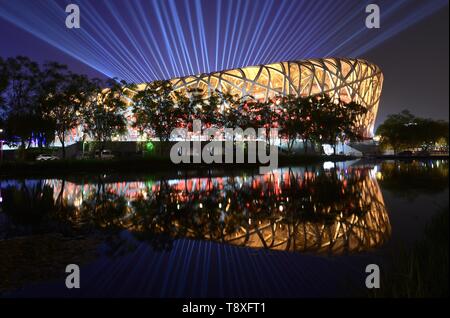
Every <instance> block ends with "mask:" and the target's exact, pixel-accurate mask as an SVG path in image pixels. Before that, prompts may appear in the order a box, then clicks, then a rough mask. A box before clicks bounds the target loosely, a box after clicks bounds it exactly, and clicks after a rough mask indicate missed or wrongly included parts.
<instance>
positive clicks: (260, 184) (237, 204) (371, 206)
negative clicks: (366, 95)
mask: <svg viewBox="0 0 450 318" xmlns="http://www.w3.org/2000/svg"><path fill="white" fill-rule="evenodd" d="M375 174H376V171H375V169H373V168H366V167H353V168H347V169H337V168H336V169H329V170H328V169H327V170H324V169H319V168H310V169H309V170H308V169H305V168H286V169H278V170H276V171H274V172H272V173H269V174H266V175H240V176H227V177H207V178H184V179H161V180H157V181H148V182H145V181H132V182H109V181H108V182H106V181H105V180H103V179H102V178H99V180H98V182H96V183H92V182H89V183H83V182H69V181H67V180H66V181H64V180H58V179H51V180H41V181H37V182H35V183H34V184H33V183H32V182H28V184H26V182H22V183H20V184H16V185H11V184H10V186H9V187H8V186H7V183H2V186H1V188H3V189H2V194H3V204H2V210H3V212H5V213H7V214H8V215H9V216H10V217H11V219H12V220H13V222H16V223H20V224H24V223H26V222H24V220H17V219H13V218H14V217H15V216H14V214H15V212H14V211H17V206H19V205H20V204H22V205H23V209H24V211H25V210H26V209H29V210H30V209H31V210H34V209H35V207H36V206H39V204H40V205H42V206H43V207H42V208H41V209H36V211H38V212H39V213H38V214H39V215H40V217H41V218H47V219H49V220H55V219H58V220H63V221H64V222H66V223H70V224H72V226H75V227H77V228H82V229H93V228H96V229H102V230H108V231H117V230H121V229H128V230H129V231H131V232H132V233H133V234H135V235H136V237H138V238H139V239H142V240H146V241H149V242H150V243H151V244H152V245H153V247H155V248H158V249H168V248H171V246H172V243H173V240H174V239H177V238H183V237H187V238H194V239H202V240H213V241H217V242H224V243H228V244H233V245H238V246H245V247H251V248H266V249H272V250H286V251H307V252H318V253H323V252H327V253H333V254H340V253H343V252H358V251H363V250H367V249H370V248H375V247H378V246H381V245H382V244H383V243H384V242H385V241H386V240H387V239H388V238H389V235H390V224H389V219H388V215H387V212H386V209H385V207H384V202H383V198H382V195H381V191H380V189H379V187H378V184H377V180H376V178H375ZM18 189H19V190H18ZM30 189H32V190H30ZM30 191H31V192H30ZM33 191H34V192H33ZM23 193H27V194H26V195H28V196H31V197H36V198H39V199H28V197H22V198H21V197H20V195H22V196H23V195H24V194H23ZM49 195H51V196H53V199H52V200H50V202H48V201H49V200H48V199H45V200H44V199H43V198H44V197H45V198H48V196H49ZM40 200H42V201H43V202H42V203H39V202H40ZM22 201H23V202H25V203H21V202H22ZM8 202H9V203H8ZM32 202H34V203H32ZM30 204H35V205H34V206H33V207H30V206H29V205H30ZM36 204H37V205H36ZM45 211H49V212H48V213H45ZM47 214H48V215H47ZM40 220H41V221H42V219H40ZM35 221H36V220H28V221H27V222H29V223H30V222H31V223H33V222H35Z"/></svg>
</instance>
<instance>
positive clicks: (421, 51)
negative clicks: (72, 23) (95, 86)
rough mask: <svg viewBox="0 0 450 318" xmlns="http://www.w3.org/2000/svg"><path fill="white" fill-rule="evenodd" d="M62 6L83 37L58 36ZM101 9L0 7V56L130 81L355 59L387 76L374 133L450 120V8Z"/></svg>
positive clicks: (386, 4) (351, 1)
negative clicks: (409, 120) (376, 18)
mask: <svg viewBox="0 0 450 318" xmlns="http://www.w3.org/2000/svg"><path fill="white" fill-rule="evenodd" d="M372 2H376V3H378V4H379V5H380V8H381V28H380V29H378V30H375V29H372V30H368V29H366V28H365V26H364V23H363V21H364V19H365V15H366V14H365V12H364V8H365V5H366V3H372ZM68 3H77V4H80V8H81V10H82V15H81V29H80V30H68V29H66V28H65V27H64V19H65V16H66V14H65V12H64V7H65V5H66V4H68ZM108 3H109V4H108V6H107V7H102V5H104V4H105V3H104V2H103V1H89V0H79V1H75V0H73V1H65V0H56V1H51V0H33V1H31V0H15V1H10V0H0V41H1V42H0V43H2V44H1V46H0V56H2V57H4V58H5V57H9V56H15V55H19V54H20V55H26V56H29V57H30V58H32V59H34V60H37V61H39V62H43V61H48V60H55V61H58V62H61V63H65V64H68V65H69V67H70V68H71V69H72V70H73V71H76V72H79V73H85V74H88V75H89V76H92V77H106V76H117V77H119V78H125V79H126V80H129V81H144V80H146V81H150V80H154V79H156V78H168V77H174V76H180V75H189V74H191V73H199V72H210V71H215V70H219V69H227V68H234V67H239V66H246V65H255V64H264V63H270V62H278V61H286V60H294V59H304V58H310V57H327V56H335V57H360V58H365V59H367V60H369V61H371V62H373V63H375V64H377V65H379V66H380V67H381V69H382V71H383V73H384V75H385V82H384V87H383V92H382V96H381V104H380V108H379V114H378V118H377V124H379V123H380V122H382V121H383V119H384V118H385V117H386V115H388V114H390V113H396V112H399V111H401V110H402V109H409V110H411V111H412V112H413V113H415V114H417V115H420V116H425V117H432V118H441V119H445V120H448V117H449V110H448V105H449V95H448V86H449V74H448V69H449V47H448V37H449V34H448V33H449V22H448V21H449V17H448V1H445V0H432V1H428V0H427V1H425V0H396V1H386V0H384V1H359V0H343V1H331V0H319V1H300V0H288V1H283V0H273V1H272V0H261V1H256V0H243V1H238V0H233V1H231V0H222V1H221V2H220V1H219V0H217V1H204V0H192V1H189V2H186V1H183V0H173V1H172V0H165V1H151V2H150V1H144V0H143V1H139V0H129V1H110V2H108ZM86 7H88V9H89V10H88V12H86ZM83 10H85V11H83ZM235 12H239V13H240V14H235ZM142 13H144V14H142ZM147 13H148V14H147ZM217 17H219V19H218V18H217ZM143 18H144V20H145V21H144V20H143ZM147 18H148V20H147ZM174 22H178V25H177V23H174ZM102 23H103V24H102ZM255 43H258V45H256V44H255Z"/></svg>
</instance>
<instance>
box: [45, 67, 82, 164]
mask: <svg viewBox="0 0 450 318" xmlns="http://www.w3.org/2000/svg"><path fill="white" fill-rule="evenodd" d="M89 86H90V84H89V80H88V79H87V77H85V76H83V75H77V74H73V73H71V72H68V71H67V67H66V66H65V65H61V64H58V63H48V64H46V65H45V70H44V76H43V81H42V83H41V96H40V103H41V105H42V108H43V110H44V118H46V119H48V120H49V121H52V122H53V123H54V125H55V131H56V135H57V136H58V139H59V141H60V142H61V147H62V154H63V158H65V157H66V146H65V145H66V134H67V132H68V131H69V130H70V129H73V128H75V127H77V126H78V125H79V124H81V113H82V111H83V110H84V109H85V108H86V105H87V102H88V100H89V95H88V94H89Z"/></svg>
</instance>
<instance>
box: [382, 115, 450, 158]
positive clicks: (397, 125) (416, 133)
mask: <svg viewBox="0 0 450 318" xmlns="http://www.w3.org/2000/svg"><path fill="white" fill-rule="evenodd" d="M448 127H449V126H448V122H445V121H441V120H434V119H429V118H420V117H416V116H414V115H413V114H411V113H410V112H409V111H408V110H403V111H402V112H401V113H399V114H392V115H389V116H388V117H387V119H386V120H385V121H384V122H383V123H382V124H381V125H380V126H379V127H378V129H377V131H376V134H377V135H379V136H380V146H381V147H382V148H392V149H393V150H394V153H395V154H396V153H398V152H399V151H400V150H404V149H411V148H422V149H423V150H426V151H427V150H429V149H430V148H432V147H434V146H435V145H436V144H437V143H439V142H440V141H442V140H443V141H444V143H445V144H446V145H448V136H449V133H448Z"/></svg>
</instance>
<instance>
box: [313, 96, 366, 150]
mask: <svg viewBox="0 0 450 318" xmlns="http://www.w3.org/2000/svg"><path fill="white" fill-rule="evenodd" d="M366 112H367V110H366V109H365V107H364V106H362V105H360V104H358V103H356V102H353V101H352V102H349V103H346V102H343V101H341V100H334V99H333V98H331V97H330V96H328V95H325V94H323V95H319V96H316V97H313V98H312V109H311V116H312V122H314V131H313V133H312V135H313V136H314V137H313V138H314V139H315V140H316V141H318V142H319V143H321V144H329V145H331V146H332V147H333V151H334V154H336V142H337V141H341V142H345V141H347V140H355V139H360V138H362V137H361V135H360V133H359V127H358V120H359V119H360V118H361V117H362V116H364V115H365V114H366Z"/></svg>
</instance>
